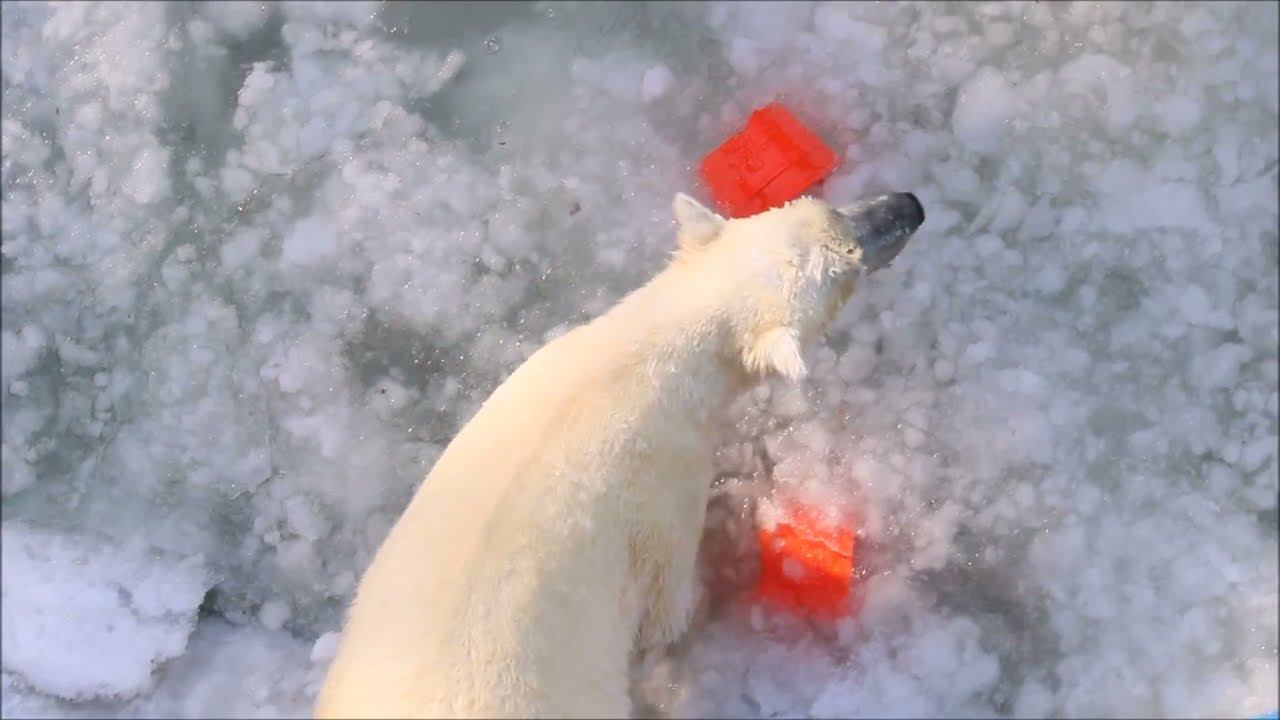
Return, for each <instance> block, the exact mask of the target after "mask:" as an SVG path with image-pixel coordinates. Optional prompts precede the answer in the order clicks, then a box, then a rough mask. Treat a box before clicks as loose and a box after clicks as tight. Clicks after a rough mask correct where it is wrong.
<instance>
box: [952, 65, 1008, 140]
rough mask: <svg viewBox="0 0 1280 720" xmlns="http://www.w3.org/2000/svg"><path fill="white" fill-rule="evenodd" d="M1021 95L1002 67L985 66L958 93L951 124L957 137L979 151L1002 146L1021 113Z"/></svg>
mask: <svg viewBox="0 0 1280 720" xmlns="http://www.w3.org/2000/svg"><path fill="white" fill-rule="evenodd" d="M1018 102H1019V100H1018V97H1017V95H1016V94H1015V93H1014V91H1013V89H1012V88H1011V87H1010V86H1009V84H1008V83H1007V82H1006V81H1005V79H1004V77H1003V76H1002V75H1001V74H1000V71H998V70H996V69H995V68H991V67H984V68H982V69H980V70H978V72H976V73H974V75H973V76H972V77H971V78H969V81H968V82H966V83H965V84H964V87H962V88H960V90H959V92H958V94H957V97H956V106H955V110H954V111H953V112H952V114H951V127H952V129H953V130H955V133H956V137H957V139H959V140H960V142H962V143H964V144H965V145H967V146H968V147H969V149H970V150H972V151H973V152H976V153H979V154H989V153H993V152H995V151H996V150H998V149H1000V147H1001V146H1002V144H1003V142H1004V138H1005V135H1006V134H1007V133H1008V130H1009V125H1010V123H1012V121H1013V119H1014V118H1015V117H1016V116H1017V115H1018V113H1019V109H1018Z"/></svg>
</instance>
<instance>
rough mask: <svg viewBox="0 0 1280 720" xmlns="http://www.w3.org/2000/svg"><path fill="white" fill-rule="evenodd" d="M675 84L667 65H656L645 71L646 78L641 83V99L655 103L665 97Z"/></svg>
mask: <svg viewBox="0 0 1280 720" xmlns="http://www.w3.org/2000/svg"><path fill="white" fill-rule="evenodd" d="M674 83H675V77H674V76H673V75H672V74H671V71H670V70H668V69H667V66H666V65H654V66H653V67H651V68H649V69H648V70H645V71H644V78H643V79H642V80H641V81H640V99H641V100H643V101H644V102H647V103H648V102H653V101H654V100H657V99H658V98H660V97H662V96H663V95H665V94H666V93H667V91H668V90H670V89H671V86H672V85H673V84H674Z"/></svg>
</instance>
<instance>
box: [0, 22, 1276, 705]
mask: <svg viewBox="0 0 1280 720" xmlns="http://www.w3.org/2000/svg"><path fill="white" fill-rule="evenodd" d="M1277 15H1278V9H1277V6H1276V4H1274V3H1203V4H1191V3H1167V4H1165V3H1155V4H1146V3H1144V4H1127V3H1040V2H1007V3H989V4H988V3H956V4H948V5H939V4H912V3H865V4H864V3H857V4H844V3H832V4H826V3H816V4H815V3H807V2H787V3H711V4H701V3H673V4H662V3H643V4H639V3H637V4H623V3H600V4H582V5H577V4H554V5H544V4H532V5H525V4H500V3H477V4H472V3H466V4H464V3H403V4H389V5H386V6H383V5H379V4H372V3H363V2H343V3H297V4H294V3H266V4H261V3H225V2H210V3H185V4H174V5H165V4H159V3H140V4H130V3H101V4H94V3H56V4H38V3H5V4H4V8H3V12H0V53H2V55H0V61H2V70H3V83H4V85H3V93H4V98H3V99H4V102H3V111H2V112H3V116H2V117H0V140H2V141H3V160H2V162H0V181H2V185H3V208H2V210H3V212H2V213H0V279H2V282H0V300H2V304H0V360H2V362H0V393H3V403H2V404H0V420H2V421H3V422H2V428H3V429H2V435H0V453H2V457H0V490H2V492H3V500H4V502H3V506H2V511H3V523H4V533H5V535H4V553H5V558H4V559H5V562H4V582H3V586H4V593H5V596H4V602H3V609H4V618H3V620H4V623H5V627H4V637H5V642H4V652H3V653H0V662H2V664H3V668H2V669H3V674H2V676H0V700H2V707H0V712H2V713H3V714H4V715H5V716H73V715H84V716H102V715H124V716H140V715H148V716H170V715H171V714H177V715H181V716H251V715H256V716H276V715H298V714H304V713H306V711H307V708H308V704H309V703H310V698H311V695H312V693H314V692H315V688H316V683H317V682H318V679H319V677H320V676H321V673H322V672H323V669H324V667H325V665H326V664H327V662H328V660H329V658H331V657H332V651H333V641H334V636H333V635H332V634H331V633H332V632H333V631H335V630H336V629H337V628H338V623H339V620H340V611H341V608H342V605H343V603H345V602H346V601H348V600H349V599H350V597H351V594H352V592H353V591H354V587H355V582H356V580H357V578H358V577H359V574H360V572H361V571H362V570H363V568H364V566H365V564H366V563H367V562H368V560H369V558H370V556H371V554H372V552H373V551H374V549H375V548H376V547H377V546H378V543H379V542H380V541H381V540H382V537H383V536H384V534H385V533H386V531H387V529H388V527H389V526H390V523H391V522H392V521H393V520H394V519H395V517H396V516H397V514H398V513H399V512H400V511H401V510H402V509H403V507H404V505H405V503H406V502H407V500H408V498H409V497H410V494H411V493H412V492H413V490H414V488H415V487H416V485H417V483H418V482H419V481H420V480H421V478H422V477H423V475H424V474H425V472H426V470H427V469H428V468H429V467H430V464H431V463H432V461H433V460H434V459H435V457H436V456H437V455H438V453H439V450H440V448H441V447H442V446H443V444H444V443H446V442H447V441H448V439H449V438H450V437H451V436H452V434H453V433H454V432H455V431H456V430H457V428H458V427H459V426H460V424H461V423H462V422H464V421H465V420H466V418H467V417H469V415H470V414H471V413H472V412H473V410H474V408H475V407H476V405H477V404H478V403H479V402H480V401H481V400H482V399H483V398H484V397H485V396H486V395H487V393H488V392H489V391H490V390H492V388H493V387H494V386H495V384H496V383H497V382H498V381H499V380H500V379H501V378H502V377H503V376H504V375H505V374H506V373H508V372H510V371H511V370H512V369H513V368H514V367H515V366H516V365H517V364H518V363H519V362H520V361H521V360H523V359H524V358H525V357H527V356H528V354H529V353H531V352H532V351H533V350H534V349H535V348H536V347H538V346H539V345H540V344H541V343H542V342H544V340H545V339H546V338H548V337H550V336H553V335H555V334H556V333H559V332H562V331H563V329H564V328H565V327H567V326H568V325H570V324H572V323H576V322H579V321H582V320H585V319H587V318H589V317H591V316H592V315H594V314H596V313H598V312H600V311H601V310H603V309H604V308H606V307H608V305H609V304H610V303H612V302H613V301H614V300H616V299H617V298H618V297H620V296H621V295H622V293H624V292H625V291H626V290H628V289H630V288H632V287H634V286H635V285H636V284H638V283H640V282H641V281H643V279H645V278H646V277H648V276H649V275H651V274H652V273H653V272H654V271H655V270H656V269H657V268H658V267H659V265H660V263H662V262H663V261H664V260H665V258H666V257H667V255H668V254H669V252H670V251H671V249H672V245H673V242H674V229H673V225H672V221H671V218H670V215H669V209H668V208H669V206H670V202H671V197H672V194H673V192H674V191H676V190H680V189H683V190H686V191H695V190H696V188H697V187H698V182H699V181H698V178H697V163H698V161H699V160H700V158H701V156H702V155H703V154H704V153H705V152H706V151H707V149H708V148H712V147H715V146H716V145H717V144H718V143H720V142H721V141H723V139H724V138H726V137H728V136H729V135H730V134H731V133H732V132H734V131H735V130H736V129H738V128H740V127H741V125H742V123H743V120H744V118H745V117H746V116H747V114H748V113H749V112H750V111H751V110H752V109H753V108H757V107H760V106H762V105H765V104H767V103H768V102H771V101H773V100H775V99H778V100H780V101H782V102H784V103H785V104H786V105H787V106H788V107H789V108H791V109H793V110H794V111H795V112H796V114H797V116H799V117H803V118H805V124H806V125H808V126H810V127H811V129H812V130H813V131H814V132H815V134H817V135H818V136H819V137H822V138H823V139H824V141H826V142H827V144H828V145H829V146H830V147H831V148H833V149H836V150H837V152H839V153H843V157H841V158H840V163H839V166H838V169H837V170H836V171H835V173H834V174H832V175H831V176H830V177H829V178H828V179H827V180H826V181H825V183H824V185H823V188H822V192H823V193H824V194H825V196H826V197H827V198H828V199H829V200H831V201H832V202H835V203H840V204H843V203H848V202H852V201H854V200H856V199H858V198H860V197H863V196H865V195H869V194H872V193H879V192H885V191H890V190H901V191H910V192H913V193H915V194H916V195H917V196H918V197H919V199H920V201H921V202H922V203H923V205H924V207H925V208H926V210H927V212H928V217H929V219H928V222H927V223H926V224H925V226H924V227H923V228H922V229H921V231H920V233H919V234H918V235H917V237H915V238H914V239H913V240H912V242H911V244H910V246H908V247H907V248H906V249H905V250H904V251H903V252H902V254H901V255H900V256H899V257H898V258H897V259H896V260H895V261H894V263H893V267H892V268H891V269H889V270H886V271H884V272H880V273H876V274H875V276H873V277H870V278H868V279H867V280H866V282H864V283H863V284H862V286H861V287H860V288H859V290H858V292H857V294H856V295H855V297H854V298H853V299H852V301H851V302H850V304H849V306H848V307H847V308H846V309H845V310H844V312H843V313H842V314H841V315H840V317H839V319H838V321H837V322H836V323H835V326H834V328H833V330H832V332H831V333H830V334H829V335H828V337H827V338H826V339H824V341H823V342H822V343H821V344H820V345H819V346H818V347H815V348H812V349H811V350H810V352H809V355H808V360H809V366H810V369H811V377H810V378H809V379H808V380H807V381H806V382H805V383H804V384H803V385H801V386H798V387H788V386H786V385H783V384H769V385H766V386H764V387H762V388H760V389H758V390H756V391H754V392H752V393H751V394H749V395H748V396H746V397H744V398H743V399H742V400H741V401H740V402H738V403H737V404H736V405H735V406H734V407H733V409H732V415H731V418H730V427H729V428H728V430H729V432H728V433H727V436H726V440H725V444H724V445H723V447H721V448H720V450H719V452H718V455H717V466H718V467H717V472H718V475H719V477H720V480H721V482H720V484H719V485H718V486H717V499H716V504H715V507H714V508H713V510H714V512H713V513H712V517H711V524H712V527H711V528H710V532H709V535H708V538H709V539H711V538H713V537H714V538H716V542H715V543H709V544H711V545H714V547H710V548H709V553H708V557H709V558H710V559H711V560H713V561H709V563H708V565H709V566H708V567H707V568H706V573H705V576H706V578H707V591H708V592H709V593H711V594H712V595H713V596H716V597H728V596H730V595H732V592H731V591H732V590H733V589H735V588H738V587H750V585H751V583H752V582H753V580H754V578H753V577H752V576H751V575H750V573H751V568H753V567H756V566H757V563H758V548H757V546H756V540H755V538H756V533H755V528H754V527H752V526H751V525H750V523H749V522H747V520H748V519H749V518H750V517H751V513H752V510H751V509H752V507H753V504H754V502H755V500H754V499H755V498H757V497H762V496H765V495H767V494H768V493H769V492H770V491H771V489H773V488H775V487H781V488H783V489H785V490H787V491H788V492H789V493H796V494H800V495H803V496H804V497H806V498H807V500H806V502H812V503H817V504H818V505H819V506H823V505H829V506H832V507H836V508H838V509H840V510H841V511H842V512H844V511H848V512H850V513H854V514H856V515H857V517H858V521H857V523H856V527H857V528H858V530H859V533H860V535H859V536H858V538H857V555H858V565H859V568H860V572H864V573H865V576H864V577H862V578H861V579H860V581H859V587H860V588H861V590H862V592H863V597H862V606H861V610H860V611H859V613H858V615H857V620H856V621H851V622H844V623H838V624H835V625H834V626H822V625H817V626H815V627H809V626H807V625H803V624H796V623H794V622H791V621H790V620H789V619H787V618H786V617H783V616H782V615H780V614H775V613H773V612H771V611H770V610H769V609H768V608H763V607H761V608H755V609H752V608H750V607H747V608H742V607H738V606H733V605H732V604H721V605H717V606H716V610H715V612H713V614H712V615H711V616H710V618H709V619H708V620H707V622H706V623H704V624H702V625H700V626H699V627H697V628H695V629H694V631H693V636H692V637H691V639H690V642H689V644H688V646H687V648H683V649H681V650H680V651H679V652H676V653H674V654H673V655H672V656H671V657H669V658H664V659H662V660H661V661H660V662H658V663H656V664H655V665H654V666H652V667H650V668H647V669H646V670H645V673H644V674H643V675H642V677H640V678H638V680H639V682H640V688H639V694H640V695H641V696H642V697H643V698H644V700H645V702H647V703H649V704H650V705H651V706H652V707H653V708H654V711H655V712H657V713H660V714H663V715H667V716H686V717H687V716H707V715H719V716H734V717H762V716H770V715H783V716H794V715H805V714H808V715H810V716H814V717H848V716H859V715H863V716H868V715H869V716H876V717H886V716H907V717H929V716H940V717H959V716H966V715H976V716H984V717H985V716H991V715H1000V716H1012V715H1018V716H1037V717H1038V716H1045V715H1059V716H1068V717H1085V716H1191V715H1199V716H1232V717H1252V716H1255V715H1258V714H1261V713H1264V712H1269V711H1271V710H1274V709H1275V708H1276V707H1277V706H1280V699H1278V698H1277V694H1278V691H1277V680H1276V678H1277V667H1276V665H1277V644H1278V641H1277V617H1278V616H1280V606H1278V603H1277V585H1278V582H1277V581H1278V578H1277V564H1278V562H1277V560H1278V558H1277V507H1276V502H1277V500H1276V499H1277V473H1278V470H1277V450H1276V448H1277V351H1276V348H1277V345H1278V344H1280V338H1278V337H1277V324H1278V322H1280V319H1278V317H1277V305H1278V303H1280V299H1278V288H1277V274H1276V267H1277V263H1278V259H1277V258H1278V253H1277V236H1276V226H1277V207H1276V206H1277V199H1276V198H1277V169H1276V167H1277V165H1276V164H1277V157H1278V155H1280V153H1278V150H1277V137H1276V126H1277V89H1278V88H1280V74H1278V73H1277V57H1278V55H1280V53H1278V48H1277V36H1278V34H1280V33H1278V31H1277ZM712 551H713V552H712ZM11 643H17V644H14V645H11Z"/></svg>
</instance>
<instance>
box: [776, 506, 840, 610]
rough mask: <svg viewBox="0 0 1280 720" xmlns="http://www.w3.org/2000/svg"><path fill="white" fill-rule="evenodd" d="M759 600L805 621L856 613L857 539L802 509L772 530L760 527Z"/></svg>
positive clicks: (793, 510) (791, 509)
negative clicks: (853, 585) (853, 591)
mask: <svg viewBox="0 0 1280 720" xmlns="http://www.w3.org/2000/svg"><path fill="white" fill-rule="evenodd" d="M758 536H759V540H760V579H759V581H758V582H757V584H756V598H757V599H758V600H759V601H760V602H762V603H765V604H767V605H770V606H772V607H775V608H781V609H785V610H788V611H790V612H793V613H796V614H799V615H802V616H806V617H821V618H826V619H835V618H838V617H840V616H842V615H847V614H849V613H851V612H852V607H851V600H850V597H851V596H850V590H851V583H852V581H853V570H854V555H855V549H856V537H855V535H854V532H853V529H852V528H851V527H849V526H847V525H844V524H837V523H831V522H828V521H826V520H824V519H822V518H820V517H819V516H818V515H817V514H816V513H815V512H812V511H810V510H808V509H806V508H802V507H799V506H791V507H788V508H787V510H786V513H785V515H784V517H783V519H781V520H779V521H778V523H777V524H776V526H774V527H773V528H766V527H763V526H761V527H760V529H759V531H758Z"/></svg>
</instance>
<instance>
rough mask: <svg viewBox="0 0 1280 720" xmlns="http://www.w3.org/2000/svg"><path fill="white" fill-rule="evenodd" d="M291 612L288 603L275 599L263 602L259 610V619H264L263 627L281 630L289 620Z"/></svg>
mask: <svg viewBox="0 0 1280 720" xmlns="http://www.w3.org/2000/svg"><path fill="white" fill-rule="evenodd" d="M291 614H292V612H291V611H290V610H289V604H288V603H286V602H285V601H283V600H280V599H273V600H268V601H266V602H264V603H262V608H261V609H260V610H259V611H258V619H259V620H261V621H262V625H263V627H265V628H267V629H268V630H279V629H280V628H282V627H284V624H285V623H286V622H288V621H289V616H290V615H291Z"/></svg>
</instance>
